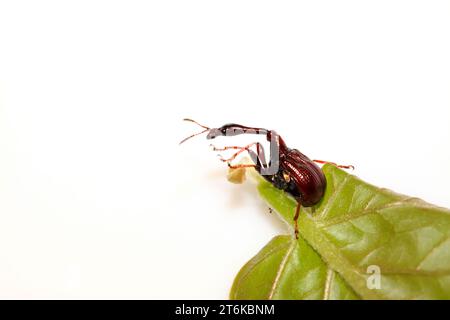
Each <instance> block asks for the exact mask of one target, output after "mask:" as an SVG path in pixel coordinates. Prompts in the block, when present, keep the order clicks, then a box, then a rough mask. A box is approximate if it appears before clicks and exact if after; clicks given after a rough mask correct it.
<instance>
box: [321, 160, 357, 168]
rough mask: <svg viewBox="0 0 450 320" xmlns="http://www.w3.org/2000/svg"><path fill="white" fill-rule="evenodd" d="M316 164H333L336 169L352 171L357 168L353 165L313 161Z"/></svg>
mask: <svg viewBox="0 0 450 320" xmlns="http://www.w3.org/2000/svg"><path fill="white" fill-rule="evenodd" d="M313 161H314V162H317V163H321V164H326V163H329V164H332V165H334V166H336V167H338V168H342V169H352V170H355V167H354V166H353V165H341V164H337V163H334V162H330V161H324V160H316V159H315V160H313Z"/></svg>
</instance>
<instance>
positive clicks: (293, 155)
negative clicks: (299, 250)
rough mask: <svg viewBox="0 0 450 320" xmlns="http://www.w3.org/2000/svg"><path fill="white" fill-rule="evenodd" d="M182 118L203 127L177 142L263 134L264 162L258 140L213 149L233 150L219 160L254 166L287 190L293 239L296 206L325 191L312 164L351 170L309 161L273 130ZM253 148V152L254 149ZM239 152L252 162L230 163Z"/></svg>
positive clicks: (308, 203) (311, 201) (323, 180)
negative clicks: (266, 146)
mask: <svg viewBox="0 0 450 320" xmlns="http://www.w3.org/2000/svg"><path fill="white" fill-rule="evenodd" d="M184 120H185V121H189V122H193V123H195V124H197V125H199V126H200V127H202V128H203V131H201V132H198V133H195V134H193V135H191V136H189V137H187V138H185V139H183V140H182V141H181V142H180V144H182V143H184V142H185V141H187V140H189V139H191V138H193V137H195V136H197V135H200V134H203V133H207V136H206V138H207V139H215V138H217V137H219V136H236V135H240V134H260V135H265V138H266V139H267V141H269V142H270V159H269V161H268V162H267V161H266V159H265V152H264V148H263V146H262V144H261V143H259V142H253V143H250V144H248V145H246V146H244V147H239V146H227V147H223V148H216V147H213V150H214V151H225V150H233V149H234V150H237V151H236V152H235V153H234V154H233V155H232V156H231V157H230V158H228V159H224V158H221V160H222V161H223V162H226V163H227V164H228V166H229V167H230V168H232V169H238V168H254V169H255V170H256V171H257V172H258V173H259V174H260V175H261V176H262V177H264V179H266V180H267V181H268V182H270V183H271V184H272V185H273V186H275V187H276V188H278V189H281V190H283V191H285V192H287V193H288V194H290V195H291V196H293V197H294V198H295V200H296V201H297V207H296V210H295V214H294V217H293V219H294V232H295V237H296V238H298V218H299V213H300V207H301V206H304V207H311V206H314V205H315V204H317V203H318V202H319V201H320V200H321V199H322V197H323V195H324V193H325V188H326V184H327V181H326V178H325V175H324V173H323V172H322V169H321V168H320V167H319V166H318V165H317V164H316V163H320V164H325V163H330V164H333V165H336V166H338V167H340V168H345V169H350V168H351V169H354V167H353V166H351V165H337V164H335V163H333V162H328V161H323V160H311V159H310V158H308V157H307V156H305V155H304V154H303V153H301V152H300V151H299V150H297V149H291V148H288V147H287V145H286V143H285V142H284V140H283V139H282V138H281V136H280V135H279V134H278V133H277V132H275V131H274V130H268V129H264V128H256V127H246V126H242V125H239V124H234V123H230V124H225V125H223V126H221V127H218V128H209V127H207V126H204V125H201V124H199V123H198V122H196V121H194V120H192V119H184ZM255 148H256V151H255V150H254V149H255ZM243 152H247V153H248V154H249V155H250V158H251V159H252V162H253V163H252V164H237V165H233V164H231V162H232V161H233V160H234V159H236V157H237V156H238V155H239V154H241V153H243Z"/></svg>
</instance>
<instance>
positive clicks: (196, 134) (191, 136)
mask: <svg viewBox="0 0 450 320" xmlns="http://www.w3.org/2000/svg"><path fill="white" fill-rule="evenodd" d="M183 121H189V122H193V123H195V124H196V125H198V126H200V127H202V128H203V129H205V130H203V131H201V132H197V133H194V134H193V135H190V136H189V137H186V138H184V139H183V140H181V141H180V143H179V144H182V143H184V142H186V141H187V140H189V139H191V138H193V137H195V136H198V135H200V134H203V133H205V132H208V131H209V130H210V129H211V128H209V127H207V126H204V125H202V124H200V123H198V122H197V121H195V120H192V119H188V118H185V119H183Z"/></svg>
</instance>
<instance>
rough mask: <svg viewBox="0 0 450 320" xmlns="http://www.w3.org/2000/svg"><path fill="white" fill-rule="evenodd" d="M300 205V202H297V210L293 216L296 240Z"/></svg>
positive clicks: (296, 237)
mask: <svg viewBox="0 0 450 320" xmlns="http://www.w3.org/2000/svg"><path fill="white" fill-rule="evenodd" d="M301 206H302V205H301V204H300V202H297V209H295V216H294V232H295V239H298V217H299V216H300V207H301Z"/></svg>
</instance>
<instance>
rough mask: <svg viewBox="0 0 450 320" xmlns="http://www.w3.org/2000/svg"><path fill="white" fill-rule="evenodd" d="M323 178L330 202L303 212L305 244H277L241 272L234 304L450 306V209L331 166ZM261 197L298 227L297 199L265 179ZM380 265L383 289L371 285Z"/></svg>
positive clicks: (279, 240)
mask: <svg viewBox="0 0 450 320" xmlns="http://www.w3.org/2000/svg"><path fill="white" fill-rule="evenodd" d="M323 171H324V173H325V175H326V178H327V188H326V192H325V195H324V197H323V199H322V200H321V202H320V203H319V204H317V205H316V206H314V207H311V208H302V211H301V214H300V218H299V232H300V237H299V239H298V240H296V239H295V238H294V237H293V235H289V236H287V235H285V236H278V237H275V238H274V239H272V241H270V242H269V244H267V245H266V246H265V247H264V248H263V249H262V250H261V251H260V252H259V253H258V254H257V255H256V256H255V257H254V258H253V259H251V260H250V261H249V262H248V263H247V264H246V265H245V266H244V267H243V268H242V269H241V271H240V272H239V274H238V275H237V277H236V279H235V281H234V284H233V287H232V289H231V293H230V298H232V299H358V298H361V299H450V210H448V209H444V208H439V207H436V206H433V205H430V204H428V203H426V202H424V201H422V200H420V199H417V198H410V197H407V196H404V195H400V194H397V193H394V192H392V191H389V190H386V189H380V188H377V187H374V186H372V185H370V184H367V183H365V182H363V181H361V180H360V179H358V178H357V177H355V176H353V175H349V174H348V173H346V172H344V171H342V170H340V169H338V168H336V167H335V166H332V165H325V166H324V167H323ZM258 191H259V193H260V195H261V196H262V198H263V199H264V200H265V201H266V202H267V203H268V204H269V205H270V206H271V207H272V208H274V209H275V210H276V212H277V213H278V214H279V216H280V217H281V218H282V219H283V220H285V221H286V222H287V223H288V224H289V225H290V226H291V227H292V226H293V216H294V213H295V207H296V201H295V199H293V198H292V197H290V196H289V195H287V194H286V193H284V192H283V191H281V190H279V189H276V188H275V187H273V186H272V185H271V184H270V183H268V182H267V181H266V180H264V179H262V178H260V177H259V178H258ZM373 266H376V267H377V268H379V271H380V277H379V279H380V282H379V285H380V286H379V288H374V287H373V286H371V285H370V284H373V283H374V282H373V281H374V279H376V278H374V277H376V275H374V274H373V273H371V272H369V271H371V269H370V268H373ZM375 283H376V282H375Z"/></svg>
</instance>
